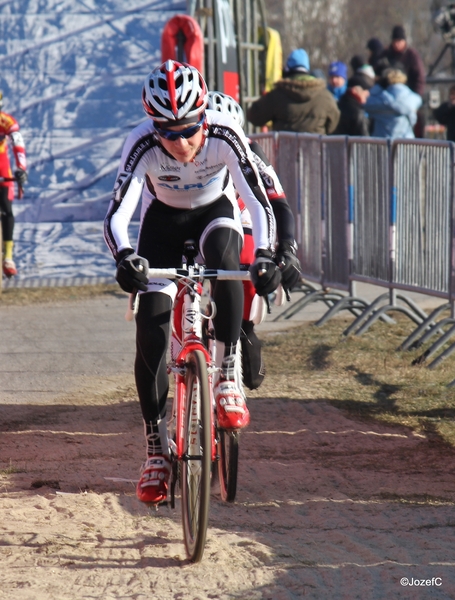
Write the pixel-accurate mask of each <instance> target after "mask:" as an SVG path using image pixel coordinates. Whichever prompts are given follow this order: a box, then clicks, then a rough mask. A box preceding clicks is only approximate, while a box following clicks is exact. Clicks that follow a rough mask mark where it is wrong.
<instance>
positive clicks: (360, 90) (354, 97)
mask: <svg viewBox="0 0 455 600" xmlns="http://www.w3.org/2000/svg"><path fill="white" fill-rule="evenodd" d="M372 87H373V84H372V82H371V79H369V78H367V77H365V76H364V75H361V74H359V73H356V74H355V75H353V76H352V77H351V78H350V79H348V87H347V90H346V93H345V94H343V96H341V98H340V99H339V101H338V108H339V109H340V113H341V115H340V120H339V122H338V126H337V128H336V129H335V135H361V136H367V135H369V121H368V117H367V116H366V114H365V103H366V101H367V99H368V96H369V95H370V89H371V88H372Z"/></svg>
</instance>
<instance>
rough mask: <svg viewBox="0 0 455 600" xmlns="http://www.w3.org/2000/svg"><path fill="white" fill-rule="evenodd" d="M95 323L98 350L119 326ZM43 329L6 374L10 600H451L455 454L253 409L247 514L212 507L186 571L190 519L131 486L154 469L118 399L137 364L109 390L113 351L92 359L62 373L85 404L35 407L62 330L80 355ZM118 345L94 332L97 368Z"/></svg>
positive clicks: (2, 423) (243, 497) (246, 451)
mask: <svg viewBox="0 0 455 600" xmlns="http://www.w3.org/2000/svg"><path fill="white" fill-rule="evenodd" d="M103 302H105V301H103ZM112 302H114V301H112ZM120 304H121V307H120V309H121V313H122V314H123V309H124V307H123V300H122V301H121V302H120ZM86 308H87V307H86ZM95 308H96V307H95V304H93V306H92V308H91V309H90V311H88V312H87V311H86V312H87V314H91V315H93V322H92V321H88V322H87V324H86V330H85V332H84V335H85V343H87V336H88V332H89V331H92V330H96V328H95V325H94V323H95V320H98V325H99V328H100V322H101V315H103V314H105V313H106V311H105V310H102V309H103V308H105V307H102V306H101V307H100V310H99V313H96V311H95ZM120 309H119V314H120ZM23 310H25V309H17V310H16V309H11V310H10V309H8V310H7V311H6V310H5V311H3V312H2V311H0V316H2V317H3V335H4V336H5V335H6V332H7V331H9V332H10V335H11V339H13V336H16V338H17V332H18V331H19V327H20V323H21V322H22V321H21V319H22V320H23V319H24V317H25V313H23V312H22V311H23ZM43 310H44V309H43ZM84 310H85V309H84ZM112 310H114V309H112ZM34 311H35V312H34V313H33V318H30V317H28V318H27V319H26V323H27V324H28V326H27V327H26V328H25V332H26V334H24V336H23V345H22V346H21V345H20V344H18V345H17V353H18V354H17V357H16V358H15V357H14V352H13V353H12V352H9V353H8V354H7V353H6V352H5V354H3V355H2V360H3V363H4V364H3V366H2V367H1V369H0V370H1V371H2V377H3V379H2V385H3V390H7V389H9V392H7V393H6V392H5V391H4V392H3V394H4V397H3V398H0V399H1V402H0V469H1V470H0V560H1V569H0V598H1V599H2V600H3V599H5V600H53V599H56V600H67V599H68V600H69V599H71V600H80V599H99V600H110V599H134V600H146V599H147V600H155V599H159V600H207V599H219V600H228V599H238V600H288V599H289V600H290V599H296V598H305V599H306V598H309V599H315V600H321V599H322V600H325V599H328V600H329V599H330V600H331V599H334V598H335V599H346V600H352V599H356V598H358V599H362V600H365V599H367V600H368V599H375V600H376V599H377V600H383V599H395V598H409V599H412V600H414V599H420V598H425V599H426V598H436V599H440V598H447V599H449V598H455V569H454V567H455V536H454V527H455V516H454V515H455V513H454V503H455V469H454V464H455V462H454V458H455V452H454V450H453V449H450V448H447V447H445V446H443V445H441V444H440V443H439V442H436V441H435V440H432V439H431V438H426V437H422V436H418V435H415V434H413V432H412V431H410V430H408V429H405V428H396V427H389V426H385V425H380V424H374V423H366V422H362V421H356V420H355V419H353V418H352V417H347V416H346V415H345V414H344V413H342V412H341V411H340V410H338V409H337V408H334V407H333V406H330V405H329V404H327V403H325V402H323V401H320V402H317V401H314V400H308V399H305V398H304V397H303V398H302V399H301V400H287V399H285V398H279V399H276V398H262V399H257V398H255V399H250V401H249V406H250V410H251V416H252V424H251V426H250V427H249V428H248V429H247V430H246V431H244V432H243V433H242V437H241V455H240V472H239V489H238V495H237V501H236V503H235V504H223V503H222V502H221V501H220V500H219V498H218V497H217V495H216V493H215V492H216V490H215V491H214V494H213V498H212V505H211V513H210V528H209V532H208V540H207V547H206V551H205V555H204V559H203V561H202V562H201V563H199V564H197V565H191V564H188V562H187V561H186V559H185V552H184V547H183V542H182V527H181V523H180V509H179V506H177V508H176V509H175V511H172V510H171V509H170V508H169V507H161V508H160V509H159V510H158V511H157V512H155V511H153V512H152V511H150V510H149V509H148V508H147V507H145V506H143V505H141V504H140V503H139V502H138V501H137V500H136V498H135V494H134V484H133V483H131V481H129V480H134V479H137V477H138V469H139V466H140V464H141V462H142V460H143V434H142V425H141V416H140V411H139V406H138V404H137V401H136V398H135V394H134V391H133V389H134V388H133V387H132V388H131V390H132V391H131V393H127V394H126V395H125V394H124V395H123V396H120V395H118V394H115V393H113V390H115V388H116V386H117V387H118V385H119V384H121V385H122V386H123V387H124V386H125V384H129V383H130V384H131V386H133V379H132V376H131V374H129V371H130V369H131V361H130V360H129V355H128V357H127V360H125V362H124V364H125V371H126V372H127V373H128V374H125V372H123V373H120V375H118V376H117V379H116V376H115V375H114V373H115V372H118V371H119V368H120V367H119V365H120V366H121V365H122V364H123V362H122V361H123V360H124V358H125V357H119V358H118V359H117V361H118V362H116V363H115V364H114V365H113V368H112V372H111V373H110V374H109V376H108V377H107V376H106V372H107V370H108V365H109V364H110V363H111V362H113V361H114V358H115V353H117V354H118V352H117V349H115V348H109V350H110V352H111V354H110V355H107V357H106V362H105V363H103V365H101V366H100V365H99V364H97V363H96V361H95V359H94V354H93V356H92V355H90V354H89V353H88V356H86V357H85V361H86V362H85V363H84V364H83V365H82V366H81V372H80V373H79V372H78V373H77V374H76V375H77V376H76V375H75V372H76V368H75V360H76V358H75V357H76V353H74V355H73V358H72V364H73V366H72V368H71V369H69V367H68V366H67V364H66V362H65V361H64V360H61V361H60V362H58V361H57V358H55V357H54V358H53V359H52V360H53V364H55V365H57V364H58V365H59V366H60V367H61V369H62V370H66V371H68V372H70V373H71V374H72V376H73V379H74V381H79V382H80V385H79V386H76V387H79V389H84V390H85V391H84V393H80V392H74V393H68V394H61V393H60V392H57V391H56V390H55V389H54V388H52V389H51V388H50V387H47V388H46V385H47V383H46V382H45V381H41V380H38V379H37V380H36V382H35V383H36V388H35V389H34V388H33V385H32V384H33V375H34V373H33V369H34V368H35V369H36V367H34V365H35V364H36V363H38V365H39V366H40V368H39V369H36V371H40V372H41V373H42V372H43V370H42V368H41V365H43V366H44V365H45V357H46V356H47V355H48V352H50V349H49V348H50V346H51V343H52V344H53V346H54V351H55V345H56V344H57V343H58V340H59V339H61V338H62V331H64V327H67V331H68V332H70V333H71V335H70V334H69V333H68V334H67V335H63V337H64V338H65V339H66V338H68V340H69V341H70V342H71V346H72V348H77V347H78V346H79V345H82V342H81V338H80V331H81V330H82V325H79V324H78V323H76V321H75V317H74V316H71V318H68V315H69V308H68V306H66V307H65V309H64V310H62V311H61V312H59V310H57V309H55V310H53V311H52V313H51V315H53V316H52V317H49V316H48V317H47V318H48V319H51V320H50V321H49V322H48V323H47V324H45V325H44V324H43V323H45V320H44V315H43V314H41V312H40V311H41V308H39V307H37V308H35V309H34ZM46 314H48V315H49V313H48V312H47V313H46ZM60 314H61V315H62V317H61V321H58V322H57V319H59V318H60V316H59V315H60ZM98 314H99V316H96V315H98ZM106 319H107V317H106ZM65 323H66V325H65ZM44 327H45V329H46V336H43V330H44ZM111 328H112V325H111V323H108V322H106V325H105V330H103V331H105V333H100V331H97V332H96V331H95V333H96V334H97V335H96V336H94V340H93V341H92V342H91V344H92V346H91V348H92V349H93V350H95V349H96V351H97V352H98V350H97V347H96V346H95V344H96V339H98V341H100V340H101V341H102V340H103V339H110V337H109V332H111V334H110V336H111V337H112V330H111ZM34 331H36V335H35V334H34ZM54 332H55V335H54ZM52 336H54V337H52ZM130 336H131V334H130V331H129V330H127V329H125V340H126V341H125V347H126V345H127V343H128V340H129V339H130ZM95 337H96V339H95ZM8 339H10V338H8ZM42 339H45V340H47V342H46V343H47V344H48V345H49V348H46V347H45V346H43V344H44V342H42V343H41V344H40V343H39V340H42ZM36 340H38V341H36ZM100 347H101V346H100ZM131 350H132V348H131V347H129V350H128V352H130V353H131ZM68 352H69V350H68ZM59 353H60V354H61V355H62V357H63V355H66V354H67V352H66V351H65V350H64V349H62V350H60V349H59ZM27 356H29V358H27ZM8 361H10V363H9V362H8ZM27 361H28V362H27ZM40 361H42V362H40ZM5 365H6V366H5ZM90 365H92V366H93V373H91V374H90V376H88V375H87V372H89V368H90ZM44 368H46V367H45V366H44ZM55 368H57V367H55ZM66 371H65V372H66ZM83 371H85V375H84V373H83ZM21 373H24V376H23V377H24V381H23V384H22V392H21V391H20V390H21V382H20V379H21ZM25 373H27V381H25ZM63 375H64V373H63V371H62V373H60V374H58V381H66V379H65V378H64V377H63ZM51 376H52V373H51ZM55 377H57V376H56V375H55V374H54V378H55ZM74 381H73V383H74ZM26 384H27V386H26ZM38 384H39V386H40V387H39V386H38ZM38 387H39V389H38ZM0 389H2V388H1V387H0ZM46 389H48V390H50V391H48V392H46ZM87 390H92V391H91V392H88V391H87ZM107 390H109V393H107ZM51 392H52V393H51ZM15 399H16V400H15ZM18 399H19V400H20V401H19V400H18ZM406 581H407V583H408V584H411V585H404V584H405V583H406Z"/></svg>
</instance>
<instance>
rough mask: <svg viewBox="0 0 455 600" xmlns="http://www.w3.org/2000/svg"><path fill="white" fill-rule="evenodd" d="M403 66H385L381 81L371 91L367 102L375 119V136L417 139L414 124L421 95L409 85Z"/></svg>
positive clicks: (420, 103)
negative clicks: (397, 67)
mask: <svg viewBox="0 0 455 600" xmlns="http://www.w3.org/2000/svg"><path fill="white" fill-rule="evenodd" d="M406 81H407V77H406V74H405V73H404V72H403V71H401V70H400V69H394V68H389V69H386V70H385V71H384V73H383V75H382V79H381V81H380V82H379V83H377V84H376V85H374V86H373V87H372V88H371V90H370V95H369V97H368V100H367V102H366V105H365V109H366V111H367V112H368V115H369V116H370V117H371V118H372V119H373V132H372V134H373V136H374V137H386V138H391V139H397V138H400V139H403V138H404V139H409V138H414V137H415V135H414V131H413V127H414V125H415V124H416V122H417V111H418V109H419V108H420V107H421V105H422V98H421V97H420V96H419V94H416V93H415V92H413V91H412V90H411V89H410V88H409V87H408V86H407V85H406Z"/></svg>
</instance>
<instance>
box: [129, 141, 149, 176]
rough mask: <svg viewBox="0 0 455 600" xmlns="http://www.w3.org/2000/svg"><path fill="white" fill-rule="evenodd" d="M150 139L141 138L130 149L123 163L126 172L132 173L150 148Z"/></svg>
mask: <svg viewBox="0 0 455 600" xmlns="http://www.w3.org/2000/svg"><path fill="white" fill-rule="evenodd" d="M152 139H153V138H150V137H147V138H143V139H142V140H140V141H139V143H138V145H137V146H135V147H134V149H132V151H131V153H130V155H129V156H128V160H127V161H126V163H125V171H127V172H128V173H132V172H133V171H134V169H135V167H136V165H137V164H138V162H139V161H140V160H141V158H142V156H143V155H144V153H145V152H146V151H147V150H148V149H149V148H150V146H151V143H152Z"/></svg>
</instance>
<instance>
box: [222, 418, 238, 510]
mask: <svg viewBox="0 0 455 600" xmlns="http://www.w3.org/2000/svg"><path fill="white" fill-rule="evenodd" d="M239 435H240V434H239V432H238V431H227V430H226V429H220V430H219V431H218V436H219V446H218V456H219V460H218V478H219V481H220V494H221V499H222V500H224V502H234V500H235V494H236V492H237V469H238V463H239Z"/></svg>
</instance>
